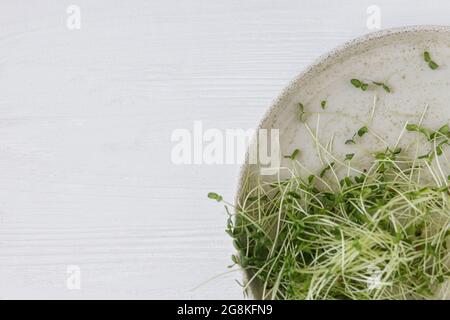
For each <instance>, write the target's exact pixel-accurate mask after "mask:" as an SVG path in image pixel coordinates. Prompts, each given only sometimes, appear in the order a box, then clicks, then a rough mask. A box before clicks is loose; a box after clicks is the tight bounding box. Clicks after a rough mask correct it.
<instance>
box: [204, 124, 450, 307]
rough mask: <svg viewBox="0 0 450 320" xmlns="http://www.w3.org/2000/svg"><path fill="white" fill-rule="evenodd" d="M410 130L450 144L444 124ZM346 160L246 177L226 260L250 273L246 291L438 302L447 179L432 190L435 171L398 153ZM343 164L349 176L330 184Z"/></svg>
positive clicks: (444, 277)
mask: <svg viewBox="0 0 450 320" xmlns="http://www.w3.org/2000/svg"><path fill="white" fill-rule="evenodd" d="M408 128H409V130H408V131H412V132H419V133H423V132H427V134H428V135H427V137H428V138H427V139H426V141H428V144H429V146H430V148H431V149H434V148H435V147H436V146H439V145H441V144H442V142H444V141H447V140H448V139H449V137H448V132H449V131H450V130H448V126H446V125H444V126H441V127H440V128H439V129H438V130H431V129H425V130H420V129H421V128H422V126H421V125H412V126H409V127H408ZM363 131H365V130H363ZM315 141H317V140H315ZM443 145H445V143H444V144H442V145H441V147H442V146H443ZM294 152H295V151H294ZM430 153H434V152H430ZM353 157H354V154H353V153H351V154H347V155H345V160H346V162H345V163H343V162H339V161H337V162H331V163H329V164H328V165H327V166H326V167H325V168H324V169H323V170H321V171H320V173H319V174H317V175H315V174H309V175H308V176H306V177H303V176H302V175H300V174H293V175H292V176H290V177H287V178H284V179H281V178H280V179H279V180H278V181H275V182H274V181H264V180H260V179H259V178H257V179H256V180H255V176H254V174H256V175H257V173H256V172H255V173H252V172H250V171H249V172H248V175H247V176H246V177H245V182H244V190H243V192H242V193H241V200H240V201H239V202H238V205H237V207H236V208H235V210H236V211H235V214H234V215H233V217H234V219H231V217H230V218H229V220H228V224H227V233H228V234H229V235H230V236H231V237H232V238H233V240H234V241H233V243H234V245H235V247H236V250H237V251H238V253H237V254H236V255H233V257H232V261H233V262H234V263H235V264H237V265H239V266H240V267H241V268H242V269H244V270H246V271H247V272H248V275H249V280H248V282H247V283H246V284H244V289H247V288H248V287H249V286H250V285H252V286H256V287H258V288H260V290H258V291H259V292H260V293H259V294H260V296H258V298H262V299H353V300H358V299H365V300H367V299H381V300H386V299H434V298H435V297H436V296H435V294H436V292H438V291H439V290H440V288H441V286H444V285H445V283H446V281H449V277H450V267H449V264H448V261H449V251H448V249H447V244H448V241H450V232H449V226H450V196H449V186H448V184H449V183H450V175H449V174H447V175H445V176H444V177H445V179H446V181H448V182H446V183H447V184H444V185H440V184H437V182H436V183H433V181H434V179H433V177H434V176H436V174H437V173H436V172H435V170H436V169H433V168H432V167H431V166H430V165H428V164H427V163H428V162H426V161H424V160H420V159H418V157H417V156H414V155H413V154H410V153H408V152H407V151H405V150H404V148H401V147H398V146H397V145H395V146H394V147H386V148H385V149H384V150H383V151H377V152H374V153H373V157H372V158H371V160H368V162H367V163H366V164H365V167H364V169H363V170H360V169H357V168H352V167H350V162H351V160H352V159H353ZM292 158H293V159H292V160H294V159H295V157H292ZM425 160H427V159H425ZM436 161H438V160H437V159H436ZM294 164H299V165H300V163H299V162H298V161H295V162H293V165H294ZM437 165H438V163H437ZM343 166H348V167H349V168H350V169H351V171H347V174H343V176H340V177H339V178H338V180H336V181H335V178H337V177H338V171H339V169H340V168H342V167H343ZM331 170H332V171H333V175H331V174H330V175H328V174H327V172H328V171H331ZM349 172H354V173H353V174H349ZM250 181H254V182H253V183H250ZM255 181H256V182H255ZM208 197H210V198H211V199H214V200H217V201H222V197H221V196H219V195H218V194H215V193H210V194H208Z"/></svg>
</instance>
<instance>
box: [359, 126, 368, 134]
mask: <svg viewBox="0 0 450 320" xmlns="http://www.w3.org/2000/svg"><path fill="white" fill-rule="evenodd" d="M368 131H369V129H368V128H367V127H366V126H364V127H362V128H360V129H359V130H358V136H360V137H362V136H363V135H365V134H366V133H367V132H368Z"/></svg>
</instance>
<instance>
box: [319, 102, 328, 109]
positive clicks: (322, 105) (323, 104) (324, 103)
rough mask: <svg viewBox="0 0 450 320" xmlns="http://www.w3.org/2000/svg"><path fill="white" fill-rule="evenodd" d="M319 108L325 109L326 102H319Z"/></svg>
mask: <svg viewBox="0 0 450 320" xmlns="http://www.w3.org/2000/svg"><path fill="white" fill-rule="evenodd" d="M320 106H321V107H322V109H325V108H326V106H327V102H326V100H323V101H321V102H320Z"/></svg>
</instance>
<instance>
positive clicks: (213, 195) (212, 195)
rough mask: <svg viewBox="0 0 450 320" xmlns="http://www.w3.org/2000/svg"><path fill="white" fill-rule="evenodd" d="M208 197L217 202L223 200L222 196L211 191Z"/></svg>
mask: <svg viewBox="0 0 450 320" xmlns="http://www.w3.org/2000/svg"><path fill="white" fill-rule="evenodd" d="M208 198H210V199H213V200H216V201H217V202H221V201H222V200H223V198H222V196H221V195H219V194H217V193H215V192H209V193H208Z"/></svg>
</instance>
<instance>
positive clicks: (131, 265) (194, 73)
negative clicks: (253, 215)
mask: <svg viewBox="0 0 450 320" xmlns="http://www.w3.org/2000/svg"><path fill="white" fill-rule="evenodd" d="M69 4H70V3H69V2H67V1H57V0H53V1H50V0H40V1H18V0H2V1H1V3H0V298H137V299H142V298H153V299H155V298H156V299H162V298H173V299H178V298H180V299H181V298H187V299H189V298H197V299H213V298H216V299H232V298H241V297H242V293H241V288H240V287H239V285H238V284H237V283H236V282H235V281H234V279H239V278H240V274H239V273H231V274H228V275H225V276H221V277H217V278H215V279H213V280H211V281H209V282H207V283H205V284H203V285H201V284H202V283H204V282H205V281H207V280H208V279H211V278H213V277H215V276H217V275H220V274H221V273H223V272H226V271H227V270H228V269H227V265H228V264H230V255H231V253H232V252H233V248H232V245H231V242H230V241H229V239H228V237H227V235H226V234H225V232H224V228H225V223H226V218H227V217H226V214H225V211H224V210H223V208H222V207H221V206H220V205H218V204H217V203H214V202H213V201H211V200H208V199H207V198H206V193H207V192H208V191H211V190H213V191H217V192H220V193H222V194H223V195H224V196H225V197H226V198H228V199H233V194H234V191H235V186H236V179H237V173H238V165H175V164H173V163H172V161H171V149H172V147H173V143H172V142H171V140H170V137H171V133H172V132H173V130H175V129H177V128H187V129H192V126H193V122H194V121H196V120H201V121H202V122H203V125H204V126H205V127H207V128H219V129H226V128H244V129H248V128H252V127H254V126H255V125H256V124H257V123H258V121H259V119H260V118H261V116H262V115H263V113H264V112H265V110H266V108H267V107H268V105H269V104H270V102H271V101H272V99H273V98H274V97H275V96H276V95H277V94H278V93H279V92H280V90H281V89H282V88H283V87H284V86H285V85H286V84H287V82H288V81H289V80H290V79H291V78H293V77H294V76H295V75H296V74H297V73H299V72H300V71H301V70H302V69H303V68H304V67H305V66H306V65H308V64H309V63H310V62H312V61H313V60H314V59H316V58H317V57H318V56H319V55H321V54H323V53H325V52H326V51H328V50H329V49H331V48H332V47H335V46H336V45H339V44H341V43H343V42H344V41H346V40H350V39H351V38H353V37H355V36H358V35H362V34H364V33H367V32H370V31H372V30H369V29H368V27H367V23H366V22H367V19H368V17H369V16H370V14H368V13H367V11H366V10H367V8H368V7H369V6H370V5H376V6H378V8H379V9H380V19H381V20H380V22H381V27H382V28H389V27H394V26H401V25H411V24H449V23H450V18H449V14H450V5H449V4H448V1H444V0H442V1H425V2H424V1H418V0H417V1H411V0H408V1H406V0H403V1H387V0H377V1H360V0H352V1H350V0H345V1H343V0H340V1H319V0H314V1H312V0H298V1H294V0H292V1H287V0H281V1H267V0H263V1H261V0H258V1H256V0H255V1H242V0H228V1H216V0H213V1H211V0H203V1H199V0H182V1H176V0H165V1H156V0H152V1H148V0H147V1H145V0H129V1H113V0H95V1H92V0H74V1H73V2H72V4H73V5H75V6H76V8H78V9H79V10H80V20H79V21H80V22H81V24H80V25H79V26H80V28H79V29H77V24H76V23H75V24H70V23H73V21H72V20H70V21H69V22H70V23H69V27H68V26H67V19H68V18H73V17H74V16H73V14H74V13H75V14H76V12H75V11H73V7H71V8H69V13H67V11H66V10H67V9H68V7H69ZM77 21H78V20H77ZM74 26H75V27H74ZM71 28H75V29H71ZM73 268H75V269H73ZM74 270H75V271H74ZM78 271H80V278H79V280H80V282H79V284H80V285H81V287H80V288H79V289H78V286H77V284H78V282H77V281H76V280H75V281H74V282H73V281H72V280H74V279H73V277H74V276H78V273H77V272H78ZM68 272H69V273H68ZM199 285H201V286H200V287H198V286H199ZM197 287H198V288H197Z"/></svg>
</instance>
